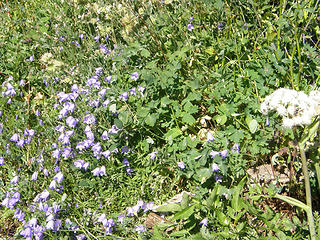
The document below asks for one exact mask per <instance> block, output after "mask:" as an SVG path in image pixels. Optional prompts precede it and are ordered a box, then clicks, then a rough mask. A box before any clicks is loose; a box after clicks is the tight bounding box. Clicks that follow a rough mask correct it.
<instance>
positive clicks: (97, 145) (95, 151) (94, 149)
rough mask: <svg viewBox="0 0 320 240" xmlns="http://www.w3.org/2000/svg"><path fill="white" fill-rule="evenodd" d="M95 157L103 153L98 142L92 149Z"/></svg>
mask: <svg viewBox="0 0 320 240" xmlns="http://www.w3.org/2000/svg"><path fill="white" fill-rule="evenodd" d="M91 149H92V151H93V153H94V155H98V154H99V153H100V152H101V144H100V143H99V142H98V143H95V144H94V145H93V146H92V147H91Z"/></svg>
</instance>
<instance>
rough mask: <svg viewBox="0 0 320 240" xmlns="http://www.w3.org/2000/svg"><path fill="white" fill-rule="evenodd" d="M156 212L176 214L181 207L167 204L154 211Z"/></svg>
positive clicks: (175, 204)
mask: <svg viewBox="0 0 320 240" xmlns="http://www.w3.org/2000/svg"><path fill="white" fill-rule="evenodd" d="M155 210H156V211H157V212H178V211H181V207H180V205H179V204H177V203H168V204H166V205H163V206H160V207H158V208H156V209H155Z"/></svg>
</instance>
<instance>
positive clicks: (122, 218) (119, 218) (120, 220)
mask: <svg viewBox="0 0 320 240" xmlns="http://www.w3.org/2000/svg"><path fill="white" fill-rule="evenodd" d="M124 217H125V216H124V214H121V215H120V216H118V222H119V223H121V224H122V223H123V220H124Z"/></svg>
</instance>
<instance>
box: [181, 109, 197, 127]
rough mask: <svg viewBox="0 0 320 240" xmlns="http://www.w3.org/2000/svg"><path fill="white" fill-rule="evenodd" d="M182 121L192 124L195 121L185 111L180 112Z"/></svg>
mask: <svg viewBox="0 0 320 240" xmlns="http://www.w3.org/2000/svg"><path fill="white" fill-rule="evenodd" d="M181 115H182V122H184V123H187V124H189V125H193V124H194V123H195V122H196V119H195V118H194V117H193V116H192V115H191V114H189V113H187V112H182V113H181Z"/></svg>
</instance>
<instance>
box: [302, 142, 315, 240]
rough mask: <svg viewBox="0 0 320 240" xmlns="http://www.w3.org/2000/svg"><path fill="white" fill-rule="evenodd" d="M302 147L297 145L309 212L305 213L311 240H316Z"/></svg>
mask: <svg viewBox="0 0 320 240" xmlns="http://www.w3.org/2000/svg"><path fill="white" fill-rule="evenodd" d="M304 146H305V145H304V144H303V143H299V150H300V155H301V161H302V171H303V175H304V186H305V191H306V200H307V205H308V206H309V207H310V209H309V211H307V217H308V223H309V231H310V237H311V240H315V239H316V231H315V227H314V220H313V215H312V198H311V187H310V180H309V173H308V165H307V158H306V153H305V149H304Z"/></svg>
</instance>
